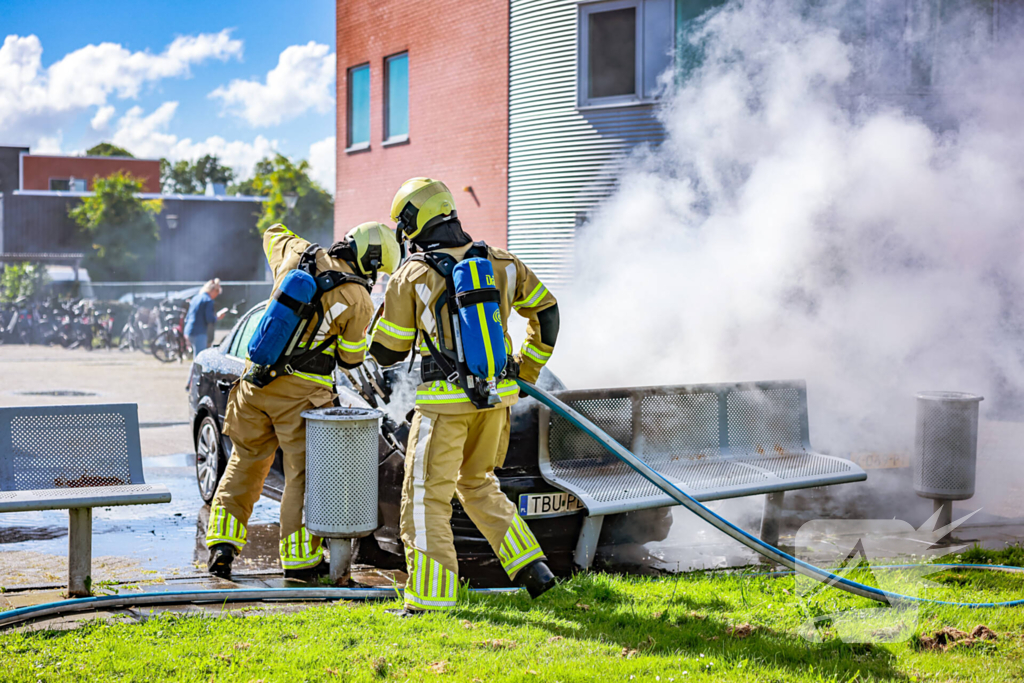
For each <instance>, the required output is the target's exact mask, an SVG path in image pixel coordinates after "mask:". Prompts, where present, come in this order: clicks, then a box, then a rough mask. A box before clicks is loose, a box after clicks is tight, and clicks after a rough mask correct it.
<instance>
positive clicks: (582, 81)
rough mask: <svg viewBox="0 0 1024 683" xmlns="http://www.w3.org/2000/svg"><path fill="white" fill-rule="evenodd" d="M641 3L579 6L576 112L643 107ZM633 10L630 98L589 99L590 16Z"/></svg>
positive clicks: (617, 0) (622, 0)
mask: <svg viewBox="0 0 1024 683" xmlns="http://www.w3.org/2000/svg"><path fill="white" fill-rule="evenodd" d="M644 4H645V3H644V0H605V1H602V2H587V3H580V4H579V17H578V21H577V31H578V33H577V35H578V37H579V50H577V60H578V61H577V69H576V72H577V73H576V93H577V98H576V102H577V104H576V106H577V108H579V109H584V108H599V107H621V106H623V105H631V104H644V103H646V102H648V101H649V100H645V99H644V96H643V92H644V55H645V51H644V48H645V46H644ZM628 8H633V9H634V11H635V12H636V14H635V18H636V22H635V26H634V30H635V31H636V38H635V49H636V53H635V54H634V55H633V68H634V71H635V73H634V75H633V93H632V94H631V95H614V96H611V97H590V92H589V88H588V78H587V76H588V72H587V69H588V68H589V62H590V31H589V29H588V23H589V20H590V16H591V15H592V14H600V13H602V12H612V11H615V10H620V9H628Z"/></svg>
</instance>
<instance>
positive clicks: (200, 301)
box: [185, 278, 223, 358]
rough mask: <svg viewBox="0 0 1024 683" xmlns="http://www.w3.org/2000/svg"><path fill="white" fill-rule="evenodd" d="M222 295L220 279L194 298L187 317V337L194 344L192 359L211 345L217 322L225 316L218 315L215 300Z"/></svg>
mask: <svg viewBox="0 0 1024 683" xmlns="http://www.w3.org/2000/svg"><path fill="white" fill-rule="evenodd" d="M219 295H220V279H218V278H213V279H212V280H210V281H209V282H207V283H206V284H205V285H203V288H202V289H201V290H199V293H198V294H196V295H195V296H194V297H192V301H191V302H189V305H188V313H187V314H186V315H185V336H186V337H188V341H189V343H190V344H192V357H193V358H194V357H196V356H198V355H199V352H200V351H202V350H203V349H205V348H206V347H207V346H209V345H210V342H212V341H213V331H214V329H215V325H216V323H217V321H218V320H219V319H220V318H221V317H222V315H223V314H219V315H218V313H217V309H216V307H215V306H214V305H213V300H214V299H216V298H217V297H218V296H219Z"/></svg>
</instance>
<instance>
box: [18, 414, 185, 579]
mask: <svg viewBox="0 0 1024 683" xmlns="http://www.w3.org/2000/svg"><path fill="white" fill-rule="evenodd" d="M169 502H171V492H170V491H168V490H167V487H166V486H154V485H150V484H147V483H146V481H145V479H144V478H143V476H142V449H141V447H140V446H139V416H138V407H137V406H136V405H135V404H134V403H123V404H113V405H76V406H31V407H23V408H0V512H27V511H34V510H67V511H68V515H69V518H70V521H69V524H68V594H69V595H88V594H89V584H90V582H91V574H92V508H94V507H109V506H113V505H144V504H148V503H169Z"/></svg>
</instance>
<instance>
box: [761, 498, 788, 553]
mask: <svg viewBox="0 0 1024 683" xmlns="http://www.w3.org/2000/svg"><path fill="white" fill-rule="evenodd" d="M785 495H786V492H785V491H776V492H775V493H766V494H764V512H763V513H762V514H761V540H762V541H764V542H765V543H767V544H768V545H771V546H777V545H778V544H779V523H780V522H781V521H782V499H783V497H784V496H785Z"/></svg>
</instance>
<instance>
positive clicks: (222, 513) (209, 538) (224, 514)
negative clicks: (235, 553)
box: [206, 505, 248, 550]
mask: <svg viewBox="0 0 1024 683" xmlns="http://www.w3.org/2000/svg"><path fill="white" fill-rule="evenodd" d="M247 535H248V532H247V531H246V529H245V525H244V524H242V523H241V522H239V521H238V520H237V519H235V518H234V517H233V516H232V515H231V514H230V513H228V511H227V510H225V509H224V508H222V507H220V506H217V505H214V506H213V507H212V508H211V509H210V521H209V523H207V525H206V547H207V548H209V547H211V546H214V545H216V544H218V543H230V544H231V545H233V546H235V548H236V549H238V550H241V549H242V548H244V547H245V543H246V537H247Z"/></svg>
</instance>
